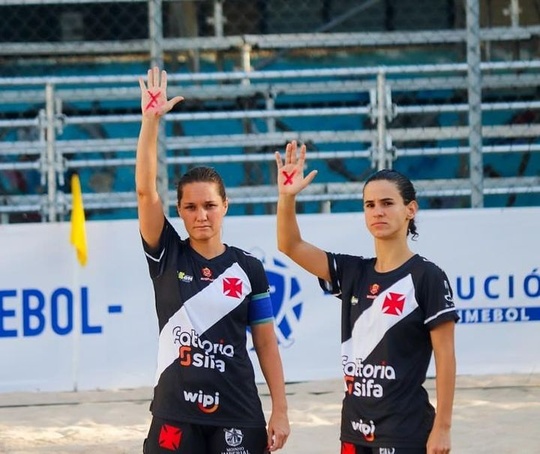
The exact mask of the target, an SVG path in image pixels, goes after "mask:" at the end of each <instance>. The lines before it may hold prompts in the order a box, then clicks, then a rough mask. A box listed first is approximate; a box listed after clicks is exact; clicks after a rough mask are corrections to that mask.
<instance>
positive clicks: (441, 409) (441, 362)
mask: <svg viewBox="0 0 540 454" xmlns="http://www.w3.org/2000/svg"><path fill="white" fill-rule="evenodd" d="M436 361H437V360H436ZM436 368H437V369H436V374H437V375H436V378H435V384H436V393H437V409H436V415H435V423H434V425H435V426H437V427H440V428H442V429H450V427H451V426H452V409H453V405H454V394H455V386H456V361H455V357H454V355H449V354H448V355H444V358H440V357H439V358H438V361H437V365H436Z"/></svg>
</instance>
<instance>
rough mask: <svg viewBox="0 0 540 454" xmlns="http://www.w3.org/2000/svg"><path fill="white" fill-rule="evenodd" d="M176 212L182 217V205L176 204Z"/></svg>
mask: <svg viewBox="0 0 540 454" xmlns="http://www.w3.org/2000/svg"><path fill="white" fill-rule="evenodd" d="M176 212H177V213H178V217H179V218H180V219H182V213H181V212H180V207H179V206H178V205H176Z"/></svg>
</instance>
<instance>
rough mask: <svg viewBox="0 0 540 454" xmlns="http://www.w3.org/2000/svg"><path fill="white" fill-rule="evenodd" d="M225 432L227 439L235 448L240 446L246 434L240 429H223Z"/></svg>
mask: <svg viewBox="0 0 540 454" xmlns="http://www.w3.org/2000/svg"><path fill="white" fill-rule="evenodd" d="M223 431H224V432H225V441H226V442H227V444H228V445H229V446H231V447H233V448H235V447H237V446H239V445H240V444H241V443H242V440H243V439H244V434H243V433H242V431H241V430H240V429H223Z"/></svg>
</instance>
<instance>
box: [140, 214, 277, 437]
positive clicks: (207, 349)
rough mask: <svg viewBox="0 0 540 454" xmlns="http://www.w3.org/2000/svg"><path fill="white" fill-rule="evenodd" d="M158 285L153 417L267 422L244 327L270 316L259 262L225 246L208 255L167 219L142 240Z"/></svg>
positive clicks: (222, 423) (223, 423)
mask: <svg viewBox="0 0 540 454" xmlns="http://www.w3.org/2000/svg"><path fill="white" fill-rule="evenodd" d="M143 245H144V249H145V253H146V257H147V262H148V266H149V270H150V276H151V277H152V281H153V285H154V293H155V300H156V312H157V318H158V323H159V351H158V365H157V371H156V384H155V387H154V397H153V400H152V405H151V411H152V414H153V415H155V416H158V417H161V418H164V419H172V420H178V421H183V422H189V423H195V424H210V425H219V426H233V425H235V426H243V427H261V426H263V427H264V426H265V419H264V414H263V411H262V406H261V401H260V399H259V396H258V393H257V387H256V385H255V378H254V371H253V365H252V363H251V360H250V358H249V355H248V351H247V347H246V327H247V326H249V324H251V323H258V322H265V321H269V320H270V321H271V320H272V305H271V302H270V294H269V287H268V280H267V277H266V273H265V271H264V267H263V265H262V263H261V262H260V261H259V260H258V259H256V258H255V257H253V256H251V255H249V254H248V253H247V252H244V251H242V250H241V249H238V248H235V247H231V246H226V250H225V252H224V253H223V254H221V255H220V256H218V257H215V258H213V259H211V260H207V259H205V258H204V257H202V256H201V255H199V254H198V253H197V252H195V251H194V250H193V249H192V248H191V247H190V245H189V241H188V240H182V239H180V237H179V235H178V233H177V232H176V231H175V229H174V228H173V227H172V225H171V224H170V223H169V222H168V221H167V220H166V221H165V226H164V229H163V232H162V234H161V238H160V244H159V247H158V248H157V249H156V250H151V249H150V248H149V247H148V246H147V245H146V244H145V243H144V241H143Z"/></svg>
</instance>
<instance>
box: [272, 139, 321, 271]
mask: <svg viewBox="0 0 540 454" xmlns="http://www.w3.org/2000/svg"><path fill="white" fill-rule="evenodd" d="M305 158H306V147H305V145H302V147H301V148H300V153H299V154H298V153H297V145H296V142H294V141H293V142H291V143H289V144H287V147H286V149H285V161H284V162H283V160H282V158H281V155H280V154H279V153H278V152H276V163H277V173H278V180H277V184H278V191H279V196H278V203H277V246H278V249H279V250H280V251H281V252H283V253H284V254H285V255H287V256H288V257H289V258H291V259H292V260H293V261H294V262H296V263H297V264H298V265H300V266H301V267H302V268H304V269H305V270H306V271H308V272H310V273H311V274H314V275H315V276H317V277H319V278H321V279H324V280H326V281H328V280H330V271H329V269H328V261H327V258H326V253H325V252H324V251H323V250H322V249H320V248H318V247H317V246H315V245H313V244H311V243H308V242H307V241H304V239H303V238H302V235H301V233H300V228H299V226H298V220H297V216H296V195H297V194H298V193H299V192H300V191H302V189H304V188H305V187H306V186H308V185H309V183H311V181H312V180H313V178H315V175H316V174H317V171H316V170H313V171H311V172H310V173H309V174H308V175H307V176H306V177H305V178H304V163H305Z"/></svg>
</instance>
